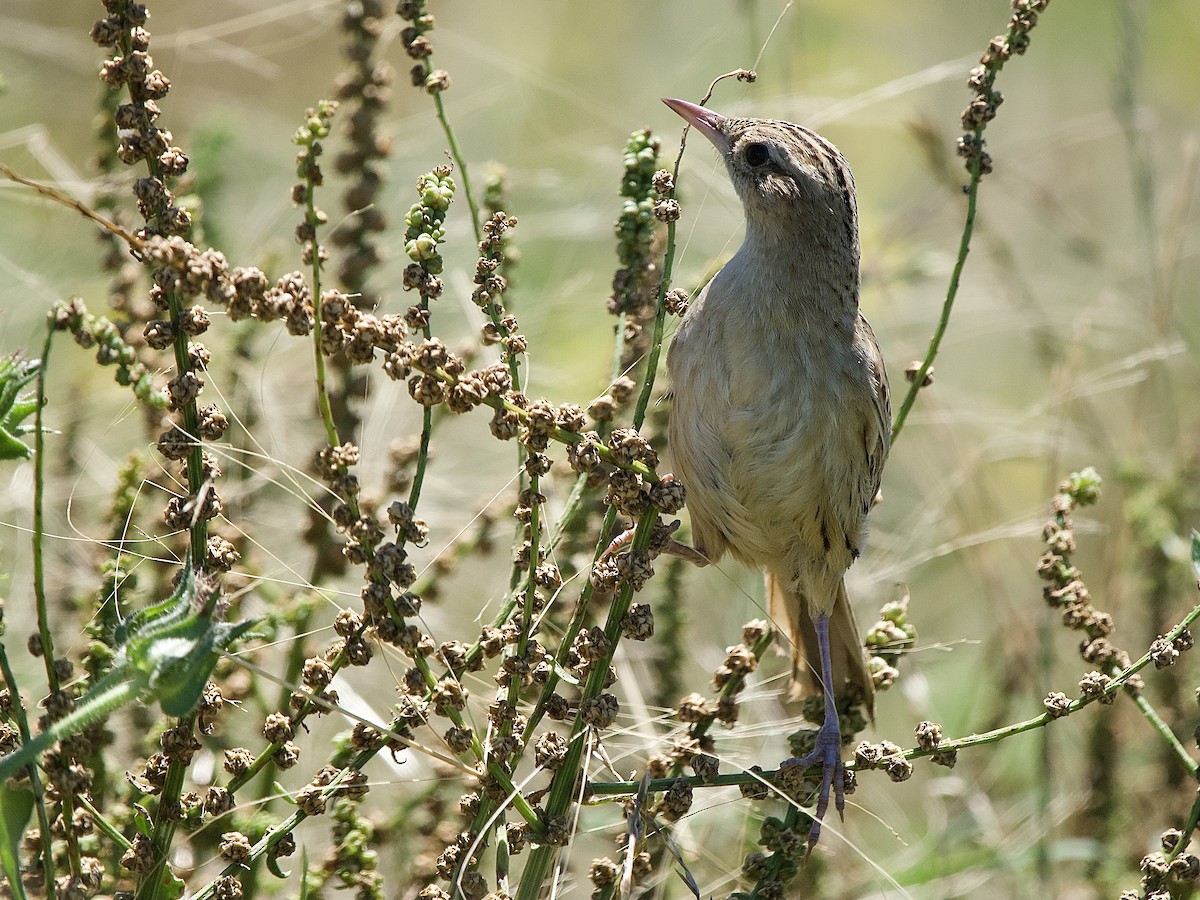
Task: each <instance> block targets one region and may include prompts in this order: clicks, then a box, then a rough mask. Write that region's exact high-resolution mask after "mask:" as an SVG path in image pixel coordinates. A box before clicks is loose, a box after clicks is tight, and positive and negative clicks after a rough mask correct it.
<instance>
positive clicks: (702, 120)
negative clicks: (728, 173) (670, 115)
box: [663, 97, 729, 155]
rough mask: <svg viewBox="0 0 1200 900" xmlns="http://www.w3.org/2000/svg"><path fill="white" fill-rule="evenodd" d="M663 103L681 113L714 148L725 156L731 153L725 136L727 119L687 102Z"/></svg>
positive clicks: (670, 101) (666, 99) (668, 100)
mask: <svg viewBox="0 0 1200 900" xmlns="http://www.w3.org/2000/svg"><path fill="white" fill-rule="evenodd" d="M663 103H665V104H667V106H669V107H671V109H673V110H675V112H677V113H679V115H680V116H682V117H683V120H684V121H685V122H687V123H688V124H689V125H691V126H692V127H694V128H695V129H696V130H697V131H699V132H700V133H701V134H702V135H704V136H705V137H706V138H708V139H709V140H710V141H712V143H713V146H714V147H716V148H717V149H718V150H720V151H721V154H722V155H724V154H726V153H728V152H729V138H727V137H726V136H725V121H726V120H725V117H724V116H723V115H721V114H720V113H715V112H713V111H712V110H711V109H706V108H705V107H703V106H697V105H696V104H695V103H688V102H687V101H686V100H671V99H669V98H667V97H664V98H663Z"/></svg>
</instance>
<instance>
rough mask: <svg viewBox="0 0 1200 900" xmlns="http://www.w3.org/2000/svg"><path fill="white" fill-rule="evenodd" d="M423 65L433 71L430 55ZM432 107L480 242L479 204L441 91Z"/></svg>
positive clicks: (481, 236)
mask: <svg viewBox="0 0 1200 900" xmlns="http://www.w3.org/2000/svg"><path fill="white" fill-rule="evenodd" d="M425 65H426V66H427V67H428V69H429V71H431V72H432V71H433V57H432V56H430V57H426V59H425ZM433 108H434V110H435V111H436V112H437V120H438V122H440V123H441V126H442V131H443V132H444V133H445V135H446V143H447V144H449V146H450V157H451V158H452V159H453V160H454V165H455V167H456V168H457V169H458V173H459V175H460V176H461V177H462V186H463V192H464V193H465V194H466V195H467V206H468V208H469V209H470V210H471V229H472V231H473V232H474V233H475V243H476V244H480V243H482V242H483V223H482V222H480V219H479V204H477V203H476V202H475V193H474V192H473V191H472V190H471V175H470V173H469V172H468V171H467V161H466V160H465V159H464V158H463V155H462V150H460V149H459V147H458V138H457V137H455V136H454V129H453V128H452V127H451V126H450V119H449V117H448V116H447V115H446V104H445V103H444V102H442V94H441V91H438V92H436V93H435V94H434V95H433Z"/></svg>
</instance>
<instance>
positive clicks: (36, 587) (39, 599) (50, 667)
mask: <svg viewBox="0 0 1200 900" xmlns="http://www.w3.org/2000/svg"><path fill="white" fill-rule="evenodd" d="M53 341H54V322H53V321H51V322H49V323H47V326H46V340H45V341H44V342H43V343H42V361H41V365H40V366H39V367H38V375H37V411H36V412H35V413H34V435H33V448H34V449H33V538H32V541H33V597H34V602H35V604H36V605H37V625H38V638H39V639H40V640H41V642H42V654H41V656H42V662H43V663H44V664H45V667H46V683H47V684H48V685H49V686H50V691H51V693H56V692H57V691H58V690H59V688H60V684H59V680H58V672H57V671H56V670H55V668H54V635H53V633H52V632H51V631H50V612H49V609H48V607H47V605H46V552H45V550H46V548H45V538H46V512H45V508H46V426H45V422H44V421H43V412H44V411H45V409H46V368H47V366H48V364H49V362H50V345H51V343H53Z"/></svg>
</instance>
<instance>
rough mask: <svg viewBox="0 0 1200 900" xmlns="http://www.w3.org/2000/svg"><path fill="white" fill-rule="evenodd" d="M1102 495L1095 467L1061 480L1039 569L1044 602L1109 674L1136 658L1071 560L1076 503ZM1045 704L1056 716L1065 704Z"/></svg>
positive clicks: (1134, 683) (1086, 656)
mask: <svg viewBox="0 0 1200 900" xmlns="http://www.w3.org/2000/svg"><path fill="white" fill-rule="evenodd" d="M1099 497H1100V476H1099V475H1097V474H1096V471H1095V469H1092V468H1086V469H1084V470H1082V471H1081V472H1074V473H1072V474H1071V476H1070V477H1069V478H1067V479H1066V480H1065V481H1063V482H1062V483H1061V484H1059V486H1058V493H1057V494H1056V495H1055V497H1054V502H1053V507H1054V513H1053V515H1052V516H1051V518H1050V519H1049V521H1047V522H1046V524H1045V526H1044V527H1043V529H1042V539H1043V540H1044V541H1045V544H1046V552H1045V553H1043V554H1042V556H1041V558H1040V559H1039V560H1038V566H1037V572H1038V575H1039V576H1040V577H1041V579H1042V580H1043V581H1045V582H1046V585H1045V587H1044V588H1043V589H1042V596H1043V598H1044V599H1045V601H1046V603H1047V604H1048V605H1049V606H1050V607H1051V608H1052V609H1055V610H1057V611H1058V612H1059V613H1060V615H1061V616H1062V623H1063V625H1064V626H1065V627H1067V628H1070V629H1073V630H1075V631H1080V632H1082V633H1083V635H1084V637H1083V639H1082V640H1081V641H1080V644H1079V655H1080V656H1081V657H1083V660H1084V661H1085V662H1087V663H1090V664H1091V665H1094V666H1096V667H1097V668H1098V669H1099V670H1100V671H1101V672H1102V673H1104V674H1105V675H1109V676H1111V675H1115V674H1116V673H1117V672H1119V671H1120V670H1122V669H1125V668H1127V667H1128V666H1129V665H1130V663H1131V662H1132V660H1131V658H1130V656H1129V654H1128V653H1127V652H1125V651H1124V650H1122V649H1120V648H1118V647H1116V646H1114V645H1113V644H1112V642H1111V641H1110V640H1109V636H1110V635H1111V634H1112V632H1113V618H1112V616H1111V615H1110V614H1109V613H1106V612H1103V611H1102V610H1099V609H1097V608H1096V607H1095V606H1094V605H1093V603H1092V595H1091V592H1090V591H1089V590H1088V587H1087V585H1086V584H1085V583H1084V581H1083V575H1082V573H1081V572H1080V571H1079V569H1078V568H1077V567H1076V566H1074V565H1073V564H1072V563H1071V555H1072V554H1073V553H1074V551H1075V533H1074V529H1073V522H1072V514H1073V513H1074V511H1075V509H1076V508H1077V507H1079V506H1087V505H1089V504H1092V503H1095V502H1096V500H1098V499H1099ZM1127 683H1128V684H1129V686H1130V687H1131V688H1132V689H1134V690H1140V689H1141V685H1142V681H1141V678H1139V677H1138V676H1136V675H1135V676H1133V677H1132V678H1130V679H1129V681H1128V682H1127ZM1089 685H1090V688H1092V689H1094V688H1095V686H1096V682H1095V680H1094V679H1092V680H1089ZM1052 707H1053V708H1052ZM1047 709H1049V710H1050V712H1051V714H1052V715H1053V714H1055V713H1056V712H1057V711H1059V710H1060V709H1061V704H1051V703H1050V700H1049V698H1047Z"/></svg>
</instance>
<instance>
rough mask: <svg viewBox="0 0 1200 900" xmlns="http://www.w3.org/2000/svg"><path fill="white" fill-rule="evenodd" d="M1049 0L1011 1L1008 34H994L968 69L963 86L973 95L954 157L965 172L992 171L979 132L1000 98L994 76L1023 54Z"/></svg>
mask: <svg viewBox="0 0 1200 900" xmlns="http://www.w3.org/2000/svg"><path fill="white" fill-rule="evenodd" d="M1049 4H1050V0H1012V8H1013V15H1012V18H1011V19H1010V20H1009V23H1008V31H1007V32H1006V33H1005V34H1002V35H997V36H996V37H994V38H992V40H991V41H990V42H989V43H988V47H987V50H985V51H984V53H983V56H982V57H981V58H980V60H979V65H978V66H976V67H975V68H973V69H972V70H971V75H970V77H969V78H968V79H967V86H968V87H969V88H970V89H971V91H972V92H973V93H974V95H975V96H974V97H973V98H972V99H971V102H970V103H968V104H967V108H966V109H965V110H963V114H962V127H963V131H964V132H965V133H964V134H963V136H962V137H960V138H959V139H958V155H959V156H961V157H963V158H964V159H965V160H966V164H967V171H969V172H975V171H976V168H975V167H976V166H978V172H979V174H980V175H987V174H989V173H990V172H991V171H992V158H991V156H989V155H988V153H987V151H986V150H985V149H984V140H983V130H984V129H985V128H986V127H987V124H988V122H990V121H991V120H992V119H994V118H995V117H996V110H997V108H998V107H999V106H1000V104H1001V103H1003V102H1004V97H1003V95H1001V93H1000V92H999V91H997V90H996V89H995V87H994V85H995V81H996V75H997V74H998V73H999V72H1000V70H1001V69H1002V68H1003V67H1004V64H1005V63H1006V62H1007V61H1008V59H1009V57H1011V56H1013V55H1014V54H1018V55H1019V54H1021V53H1024V52H1025V51H1026V50H1027V49H1028V48H1029V32H1030V31H1031V30H1032V29H1033V27H1034V26H1035V25H1036V24H1037V20H1038V15H1039V14H1040V13H1041V12H1042V11H1044V10H1045V9H1046V7H1047V6H1048V5H1049Z"/></svg>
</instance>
